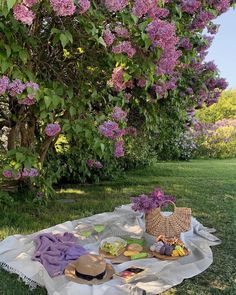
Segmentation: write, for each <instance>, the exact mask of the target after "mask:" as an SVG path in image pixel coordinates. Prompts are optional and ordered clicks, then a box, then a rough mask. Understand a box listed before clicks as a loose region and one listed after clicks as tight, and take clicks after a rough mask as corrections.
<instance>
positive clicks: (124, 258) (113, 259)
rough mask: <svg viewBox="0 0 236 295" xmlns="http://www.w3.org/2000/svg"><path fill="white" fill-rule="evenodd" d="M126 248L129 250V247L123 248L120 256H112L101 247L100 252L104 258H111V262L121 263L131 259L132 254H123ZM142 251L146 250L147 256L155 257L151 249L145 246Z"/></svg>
mask: <svg viewBox="0 0 236 295" xmlns="http://www.w3.org/2000/svg"><path fill="white" fill-rule="evenodd" d="M125 250H127V247H126V248H125V249H124V250H123V252H122V253H121V254H120V255H119V256H112V255H110V254H108V253H107V252H105V251H103V250H101V249H100V248H99V254H100V255H101V256H103V257H104V258H107V259H111V263H112V264H121V263H123V262H127V261H131V257H130V256H125V255H124V254H123V253H124V251H125ZM142 252H145V253H147V254H148V256H147V257H145V258H151V257H153V255H152V253H150V251H148V250H147V249H145V248H144V249H143V251H142ZM139 259H144V258H139ZM139 259H137V260H139ZM133 261H136V260H133Z"/></svg>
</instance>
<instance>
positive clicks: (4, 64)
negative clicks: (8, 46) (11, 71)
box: [1, 60, 10, 74]
mask: <svg viewBox="0 0 236 295" xmlns="http://www.w3.org/2000/svg"><path fill="white" fill-rule="evenodd" d="M9 67H10V63H9V62H7V61H6V60H2V61H1V71H2V74H3V73H5V72H6V70H7V69H8V68H9Z"/></svg>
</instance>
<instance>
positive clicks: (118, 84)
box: [108, 67, 126, 91]
mask: <svg viewBox="0 0 236 295" xmlns="http://www.w3.org/2000/svg"><path fill="white" fill-rule="evenodd" d="M108 85H109V86H110V87H113V88H114V89H115V90H116V91H121V90H124V89H125V88H126V85H125V82H124V70H123V68H122V67H118V68H114V69H113V73H112V77H111V80H109V81H108Z"/></svg>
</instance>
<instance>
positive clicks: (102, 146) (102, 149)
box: [100, 143, 105, 153]
mask: <svg viewBox="0 0 236 295" xmlns="http://www.w3.org/2000/svg"><path fill="white" fill-rule="evenodd" d="M100 147H101V151H102V152H103V153H104V150H105V144H104V143H101V144H100Z"/></svg>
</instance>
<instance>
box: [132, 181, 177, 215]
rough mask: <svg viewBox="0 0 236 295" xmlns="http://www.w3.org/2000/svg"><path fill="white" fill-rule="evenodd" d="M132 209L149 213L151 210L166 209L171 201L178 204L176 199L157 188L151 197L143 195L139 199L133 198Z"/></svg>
mask: <svg viewBox="0 0 236 295" xmlns="http://www.w3.org/2000/svg"><path fill="white" fill-rule="evenodd" d="M131 200H132V209H133V210H134V211H140V212H144V213H147V212H148V211H150V210H151V209H155V208H158V207H160V205H162V207H165V206H167V205H168V203H169V202H170V201H172V202H174V203H175V202H176V199H175V197H173V196H169V195H165V194H164V192H163V191H162V190H161V189H160V188H159V187H157V188H155V189H154V191H152V192H151V193H150V194H149V195H144V194H141V195H139V196H137V197H132V198H131Z"/></svg>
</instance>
